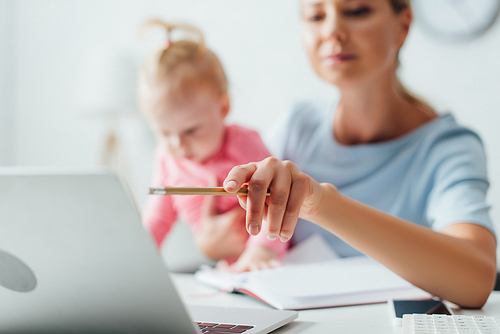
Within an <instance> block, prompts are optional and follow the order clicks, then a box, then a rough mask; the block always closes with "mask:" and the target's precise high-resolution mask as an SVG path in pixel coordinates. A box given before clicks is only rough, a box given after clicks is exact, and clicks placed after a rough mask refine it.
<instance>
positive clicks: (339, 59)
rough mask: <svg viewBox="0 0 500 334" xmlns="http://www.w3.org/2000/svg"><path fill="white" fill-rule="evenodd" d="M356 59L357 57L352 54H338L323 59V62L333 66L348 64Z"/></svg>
mask: <svg viewBox="0 0 500 334" xmlns="http://www.w3.org/2000/svg"><path fill="white" fill-rule="evenodd" d="M354 59H356V55H354V54H352V53H336V54H331V55H329V56H326V57H324V58H323V62H324V64H325V65H327V66H333V65H338V64H343V63H346V62H348V61H350V60H354Z"/></svg>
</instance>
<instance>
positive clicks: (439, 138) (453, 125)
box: [424, 113, 483, 147]
mask: <svg viewBox="0 0 500 334" xmlns="http://www.w3.org/2000/svg"><path fill="white" fill-rule="evenodd" d="M424 135H425V139H426V141H427V142H428V143H429V144H431V145H438V144H439V145H449V146H456V147H470V146H473V147H477V146H480V147H482V145H483V143H482V140H481V137H480V136H479V134H478V133H477V132H476V131H474V130H473V129H471V128H469V127H467V126H465V125H462V124H460V123H459V122H457V120H456V118H455V117H454V116H453V114H451V113H445V114H442V115H439V117H438V118H436V119H435V120H434V121H432V123H431V124H430V125H429V126H428V129H427V131H425V132H424Z"/></svg>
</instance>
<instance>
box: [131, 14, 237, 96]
mask: <svg viewBox="0 0 500 334" xmlns="http://www.w3.org/2000/svg"><path fill="white" fill-rule="evenodd" d="M152 28H161V29H163V30H164V31H165V32H166V34H167V38H166V39H165V42H164V43H163V45H161V46H160V47H159V48H158V49H157V50H154V51H153V52H152V53H151V54H150V55H149V56H148V57H147V58H146V60H145V61H144V63H143V66H142V67H141V70H140V73H139V97H140V99H141V100H142V99H143V98H146V99H147V98H148V95H150V94H148V92H149V93H151V92H152V91H153V90H155V89H158V88H160V89H167V90H168V91H169V92H173V93H175V94H176V96H184V97H186V96H188V95H189V91H190V88H192V87H193V86H195V85H200V84H202V85H207V86H208V87H209V88H210V89H212V90H213V92H214V93H215V94H218V95H224V94H227V90H228V82H227V78H226V74H225V72H224V69H223V67H222V64H221V62H220V61H219V59H218V58H217V56H216V55H215V54H214V53H213V52H212V51H211V50H209V49H208V48H207V47H206V45H205V40H204V37H203V34H202V32H201V31H200V30H199V29H198V28H196V27H194V26H192V25H189V24H185V23H167V22H164V21H162V20H160V19H152V20H149V21H147V22H146V23H145V24H144V25H143V26H142V28H141V33H142V35H143V34H144V33H145V32H147V31H149V30H151V29H152ZM172 32H176V33H180V34H181V36H182V38H178V39H177V38H176V39H173V38H172V37H173V33H172Z"/></svg>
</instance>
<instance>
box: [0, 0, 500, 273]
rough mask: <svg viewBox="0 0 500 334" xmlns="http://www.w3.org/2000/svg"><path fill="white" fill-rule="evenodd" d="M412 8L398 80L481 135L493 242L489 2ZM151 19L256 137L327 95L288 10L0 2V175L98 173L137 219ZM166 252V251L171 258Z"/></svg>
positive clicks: (121, 1) (495, 46) (145, 166)
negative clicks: (213, 77) (6, 170)
mask: <svg viewBox="0 0 500 334" xmlns="http://www.w3.org/2000/svg"><path fill="white" fill-rule="evenodd" d="M417 2H418V10H417V8H415V11H416V13H415V15H416V22H415V24H414V25H413V27H412V30H411V32H410V35H409V38H408V40H407V43H406V44H405V46H404V48H403V50H402V52H401V57H400V59H401V68H400V76H401V79H402V81H403V82H404V83H405V85H406V86H407V87H408V88H410V89H411V90H412V91H414V92H415V93H417V94H418V95H420V96H422V97H423V98H424V99H426V100H427V101H428V102H430V103H431V104H432V105H434V106H435V107H436V108H437V109H438V111H439V112H447V111H451V112H453V113H454V115H455V116H456V118H457V119H458V121H459V122H461V123H462V124H465V125H467V126H469V127H471V128H473V129H474V130H476V131H477V132H478V133H479V134H480V135H481V136H482V138H483V140H484V144H485V147H486V151H487V153H488V159H489V160H488V163H489V172H490V175H491V191H490V194H489V202H490V203H491V204H492V205H493V209H492V216H493V220H494V221H495V222H496V225H497V228H498V230H499V231H500V209H499V207H500V150H499V149H497V148H496V144H497V142H498V141H499V140H500V131H499V130H498V128H499V125H500V112H499V111H500V60H499V59H500V58H499V55H500V24H499V23H498V22H497V21H498V20H495V17H496V16H497V12H496V10H497V7H496V6H497V5H498V0H489V1H487V0H481V1H479V0H474V1H472V2H471V1H469V3H472V4H473V5H472V6H473V8H472V9H470V8H469V10H467V9H464V8H459V10H458V11H457V10H456V9H457V8H449V4H450V3H467V1H460V2H456V1H455V2H453V1H445V3H448V4H447V5H446V4H444V5H442V6H444V7H442V8H440V7H439V6H441V5H440V3H441V4H442V3H443V0H415V5H417ZM433 6H434V7H433ZM435 6H438V7H435ZM476 7H477V8H476ZM464 13H465V14H466V15H463V14H464ZM152 17H159V18H162V19H165V20H170V21H175V22H180V21H184V22H188V23H192V24H195V25H197V26H198V27H200V28H201V30H202V31H203V32H204V34H205V37H206V41H207V45H208V47H209V48H211V49H212V50H213V51H214V52H215V53H216V54H217V55H218V56H219V58H220V59H221V61H222V63H223V65H224V67H225V70H226V72H227V74H228V77H229V81H230V93H231V97H232V111H231V114H230V122H233V123H239V124H242V125H245V126H247V127H251V128H254V129H256V130H258V131H259V132H264V131H266V129H267V128H268V126H269V125H270V124H272V123H273V121H274V120H275V119H276V117H278V115H279V114H280V113H282V112H286V111H287V110H289V109H290V107H291V106H292V105H293V104H294V103H295V102H297V101H299V100H302V99H309V98H329V97H331V96H332V94H336V91H334V90H333V89H332V88H330V87H329V86H328V85H326V84H325V83H323V82H322V81H320V79H318V78H317V77H316V76H315V74H314V73H313V71H312V69H311V67H310V65H309V63H308V61H307V59H306V55H305V53H304V51H303V49H302V46H301V42H300V34H299V28H300V19H299V5H298V1H297V0H272V1H268V0H252V1H234V0H162V1H159V0H71V1H68V0H43V1H37V0H0V165H6V166H68V167H72V166H98V165H109V166H112V167H113V168H116V169H117V170H118V172H119V173H120V174H121V175H122V176H123V177H124V178H125V179H126V181H127V183H128V185H129V187H130V189H131V192H132V195H133V197H134V200H135V202H136V204H137V206H138V208H139V210H141V209H142V207H143V205H144V201H145V199H146V196H147V191H148V186H149V179H150V177H151V167H152V161H153V151H154V147H155V141H154V137H153V135H152V134H151V132H150V130H149V129H148V126H147V124H146V123H145V122H144V120H143V119H142V116H141V115H140V113H139V111H138V109H137V105H136V98H135V84H136V83H135V80H136V73H137V70H138V66H139V63H140V62H141V59H142V58H143V57H144V56H145V54H146V53H147V52H149V51H151V49H152V48H154V47H156V46H157V45H158V43H163V42H164V39H163V38H164V37H163V36H162V35H161V34H160V35H154V34H153V35H151V36H149V37H148V38H146V39H143V40H141V39H139V28H140V26H141V24H142V23H144V22H145V21H146V20H147V19H149V18H152ZM481 25H483V26H484V27H485V28H484V29H483V28H482V27H481ZM476 26H478V27H479V28H478V31H476V28H475V27H476ZM486 28H487V29H486ZM178 229H180V230H181V231H177V232H176V233H180V234H181V235H184V237H185V238H189V235H188V234H189V233H188V232H187V231H182V227H179V228H178ZM184 237H183V238H184ZM183 238H178V240H180V241H178V242H179V243H182V244H185V243H186V240H188V239H183ZM171 239H172V238H171ZM169 243H170V242H169ZM171 247H172V252H169V251H168V250H167V251H166V253H177V252H178V250H177V245H174V246H171ZM174 249H175V251H173V250H174ZM173 258H175V257H173ZM169 261H171V264H172V266H173V267H174V266H176V265H180V262H179V261H177V262H175V261H176V260H175V259H170V260H169Z"/></svg>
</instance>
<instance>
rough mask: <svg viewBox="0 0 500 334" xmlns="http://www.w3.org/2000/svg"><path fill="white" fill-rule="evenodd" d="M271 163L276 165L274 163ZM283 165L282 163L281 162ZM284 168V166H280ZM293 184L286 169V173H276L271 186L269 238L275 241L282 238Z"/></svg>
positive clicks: (268, 217) (268, 211) (268, 215)
mask: <svg viewBox="0 0 500 334" xmlns="http://www.w3.org/2000/svg"><path fill="white" fill-rule="evenodd" d="M271 163H275V162H274V161H273V162H271ZM280 164H281V162H280ZM280 167H282V166H280ZM291 184H292V179H291V174H290V173H288V171H287V170H286V169H285V172H284V173H279V172H278V173H276V175H274V179H273V181H272V185H270V191H271V194H270V196H269V199H267V204H268V208H267V222H268V230H267V232H266V233H267V238H268V239H269V240H275V239H276V238H277V237H280V232H281V228H282V223H283V218H284V216H285V211H286V208H287V203H288V200H289V196H290V188H291V187H290V186H291Z"/></svg>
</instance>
